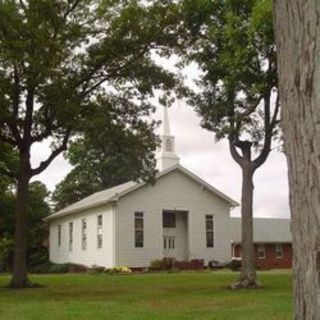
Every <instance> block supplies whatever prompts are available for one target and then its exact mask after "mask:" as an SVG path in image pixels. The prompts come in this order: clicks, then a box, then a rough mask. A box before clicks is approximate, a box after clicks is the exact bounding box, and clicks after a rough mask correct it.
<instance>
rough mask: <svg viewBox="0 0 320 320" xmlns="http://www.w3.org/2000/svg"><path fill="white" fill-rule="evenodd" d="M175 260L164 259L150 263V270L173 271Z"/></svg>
mask: <svg viewBox="0 0 320 320" xmlns="http://www.w3.org/2000/svg"><path fill="white" fill-rule="evenodd" d="M173 264H174V259H173V258H163V259H156V260H152V261H151V262H150V267H149V268H150V269H151V270H156V271H161V270H171V269H172V268H173Z"/></svg>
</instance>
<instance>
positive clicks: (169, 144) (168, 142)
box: [166, 139, 172, 152]
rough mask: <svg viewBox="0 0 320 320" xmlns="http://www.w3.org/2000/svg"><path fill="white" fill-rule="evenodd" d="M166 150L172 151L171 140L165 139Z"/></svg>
mask: <svg viewBox="0 0 320 320" xmlns="http://www.w3.org/2000/svg"><path fill="white" fill-rule="evenodd" d="M166 151H168V152H172V140H171V139H166Z"/></svg>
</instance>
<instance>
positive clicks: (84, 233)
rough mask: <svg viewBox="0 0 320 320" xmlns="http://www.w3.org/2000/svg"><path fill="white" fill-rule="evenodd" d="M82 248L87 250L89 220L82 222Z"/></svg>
mask: <svg viewBox="0 0 320 320" xmlns="http://www.w3.org/2000/svg"><path fill="white" fill-rule="evenodd" d="M81 224H82V226H81V247H82V250H87V220H86V219H82V220H81Z"/></svg>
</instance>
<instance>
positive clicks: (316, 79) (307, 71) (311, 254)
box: [274, 0, 320, 320]
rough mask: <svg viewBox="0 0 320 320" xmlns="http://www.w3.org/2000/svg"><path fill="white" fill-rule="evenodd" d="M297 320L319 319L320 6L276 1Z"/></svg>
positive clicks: (302, 1) (314, 1)
mask: <svg viewBox="0 0 320 320" xmlns="http://www.w3.org/2000/svg"><path fill="white" fill-rule="evenodd" d="M274 8H275V15H274V17H275V35H276V43H277V49H278V71H279V81H280V97H281V103H282V123H283V131H284V140H285V152H286V155H287V160H288V167H289V185H290V208H291V215H292V235H293V250H294V298H295V311H294V315H295V319H296V320H316V319H319V317H320V56H319V52H320V1H318V0H312V1H311V0H310V1H305V0H300V1H299V0H278V1H275V6H274Z"/></svg>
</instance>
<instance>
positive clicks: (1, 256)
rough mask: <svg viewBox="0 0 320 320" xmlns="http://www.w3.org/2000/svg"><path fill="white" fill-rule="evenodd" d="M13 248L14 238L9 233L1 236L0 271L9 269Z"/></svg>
mask: <svg viewBox="0 0 320 320" xmlns="http://www.w3.org/2000/svg"><path fill="white" fill-rule="evenodd" d="M12 250H13V239H12V238H9V237H8V236H7V235H4V236H2V237H0V272H3V271H8V270H9V268H10V258H11V257H10V255H11V253H12Z"/></svg>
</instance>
